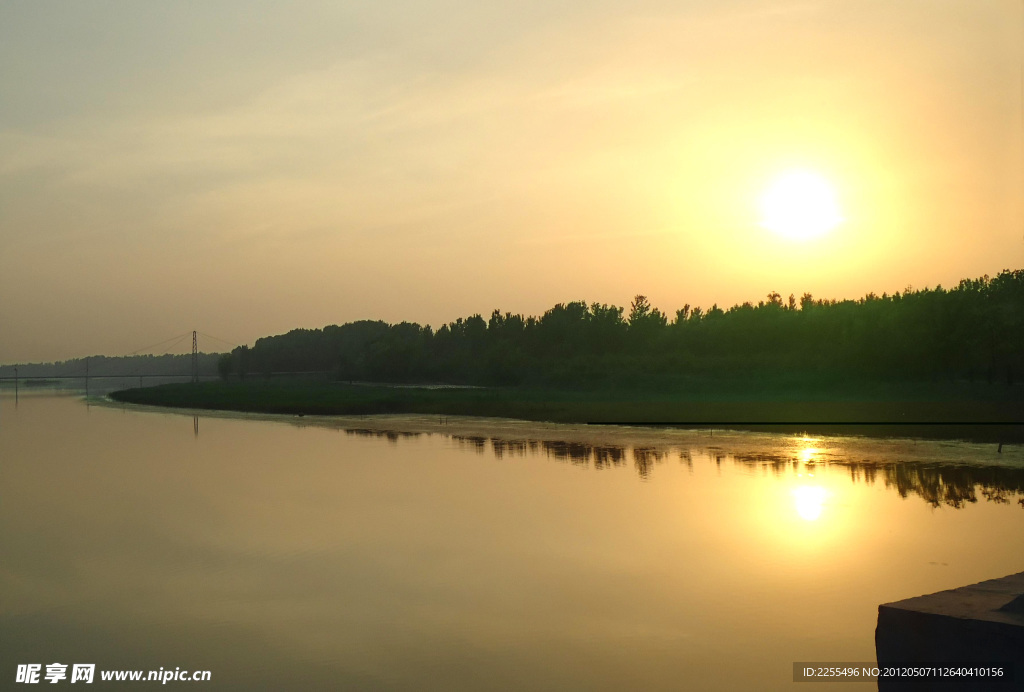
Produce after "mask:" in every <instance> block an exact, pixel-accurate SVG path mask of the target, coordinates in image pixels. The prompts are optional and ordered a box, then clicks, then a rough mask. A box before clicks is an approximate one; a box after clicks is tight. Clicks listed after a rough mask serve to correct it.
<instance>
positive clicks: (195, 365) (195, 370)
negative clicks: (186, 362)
mask: <svg viewBox="0 0 1024 692" xmlns="http://www.w3.org/2000/svg"><path fill="white" fill-rule="evenodd" d="M198 381H199V349H198V348H197V343H196V333H195V331H193V332H192V382H198Z"/></svg>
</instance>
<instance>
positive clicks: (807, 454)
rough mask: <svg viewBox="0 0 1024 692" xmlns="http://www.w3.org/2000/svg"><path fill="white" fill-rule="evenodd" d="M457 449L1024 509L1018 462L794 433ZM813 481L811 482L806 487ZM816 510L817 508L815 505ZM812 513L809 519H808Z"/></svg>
mask: <svg viewBox="0 0 1024 692" xmlns="http://www.w3.org/2000/svg"><path fill="white" fill-rule="evenodd" d="M345 432H346V433H347V434H349V435H353V436H364V437H377V438H384V439H387V440H388V441H389V442H392V443H397V442H398V440H400V439H403V438H406V439H408V438H416V437H418V436H420V435H425V434H427V433H412V432H399V431H394V430H374V429H368V428H347V429H345ZM446 437H448V438H450V439H451V440H452V441H453V442H454V443H455V444H456V446H458V447H462V448H466V449H472V450H474V451H476V452H477V453H479V454H484V453H486V452H487V451H488V450H490V452H491V453H492V455H493V456H494V457H495V458H496V459H505V458H509V457H511V458H514V457H525V456H527V455H543V456H545V457H547V458H550V459H553V460H555V461H564V462H569V463H571V464H574V465H576V466H593V468H595V469H598V470H601V469H607V468H613V467H622V466H626V465H628V464H629V462H630V461H632V465H633V468H634V469H635V471H636V473H637V475H638V476H639V477H640V478H642V479H645V480H646V479H649V478H650V476H651V474H652V473H653V472H654V470H655V468H656V467H657V466H658V465H660V464H663V463H666V462H668V461H670V460H677V461H678V462H679V463H682V464H685V465H687V466H689V467H691V468H692V466H693V463H694V459H699V458H701V457H704V458H705V459H707V460H709V461H711V462H713V463H714V464H715V465H717V466H719V467H721V465H722V464H723V463H728V464H732V465H735V466H739V467H743V468H746V469H748V470H757V469H761V470H764V471H768V472H771V473H773V474H775V475H782V474H787V473H788V474H790V475H792V476H793V477H795V478H798V479H805V480H809V479H813V478H814V477H815V473H816V472H818V471H819V470H825V469H833V470H834V469H846V470H847V471H848V473H849V477H850V480H851V481H853V482H862V483H866V484H868V485H876V484H879V483H880V484H881V485H882V486H883V487H885V488H887V489H890V490H892V491H894V492H897V493H899V495H900V496H901V497H911V496H916V497H919V498H920V499H922V500H924V501H925V502H927V503H928V504H930V505H931V506H933V507H940V506H946V507H952V508H955V509H960V508H963V507H964V506H966V505H968V504H972V503H976V502H978V501H979V497H980V498H982V499H984V500H986V501H988V502H996V503H1001V504H1009V503H1011V502H1012V503H1015V504H1019V505H1020V506H1021V507H1022V508H1024V468H1018V467H1012V466H998V465H984V466H981V465H978V464H975V463H966V462H963V463H956V462H917V461H902V460H899V459H896V460H884V461H876V460H872V459H857V458H843V457H842V456H841V455H837V454H836V453H835V452H834V450H833V451H831V452H830V453H828V454H827V453H826V450H825V449H824V448H823V447H821V446H818V443H820V440H817V439H815V438H808V437H799V438H795V441H796V443H797V446H796V447H794V449H793V451H792V453H790V454H779V453H751V452H729V451H726V450H724V449H721V448H717V447H714V446H709V447H706V448H703V449H694V448H692V447H673V446H660V447H659V446H651V445H639V446H627V445H597V444H590V443H587V442H579V441H573V442H569V441H561V440H542V439H529V438H527V439H504V438H498V437H486V436H465V435H457V434H453V435H446ZM811 487H816V486H811ZM829 494H830V493H829V492H828V491H825V490H806V491H804V490H801V491H799V492H796V491H794V494H793V497H794V499H795V501H796V503H797V505H798V514H799V515H800V516H801V517H804V518H805V519H807V520H808V521H813V520H814V519H817V518H818V517H819V516H820V515H821V511H822V508H823V506H824V503H825V499H826V498H827V497H829ZM815 508H816V509H815ZM812 515H813V517H814V519H811V518H810V517H811V516H812Z"/></svg>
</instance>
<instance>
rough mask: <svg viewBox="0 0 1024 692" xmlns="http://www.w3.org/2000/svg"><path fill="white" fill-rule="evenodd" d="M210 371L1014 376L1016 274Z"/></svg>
mask: <svg viewBox="0 0 1024 692" xmlns="http://www.w3.org/2000/svg"><path fill="white" fill-rule="evenodd" d="M219 369H220V373H221V374H222V375H223V376H225V377H229V376H238V377H243V378H244V377H251V376H260V375H264V376H266V375H270V374H272V373H277V372H301V371H305V372H322V373H330V374H331V375H332V376H334V377H336V378H338V379H341V380H352V381H355V380H358V381H380V382H446V383H461V384H476V385H520V384H521V385H542V386H548V385H550V386H609V385H610V386H629V385H641V386H651V385H657V384H659V383H664V384H671V383H673V382H678V381H680V380H685V379H691V378H712V379H723V378H744V379H748V380H751V379H753V380H756V379H758V378H760V379H775V380H778V379H779V378H783V379H785V378H792V379H797V380H799V379H813V380H816V381H828V380H830V379H833V378H843V379H847V378H851V377H856V378H862V379H867V380H887V381H891V380H906V379H912V380H939V379H948V380H971V381H987V382H989V383H992V384H1000V385H1006V384H1013V382H1014V379H1015V378H1019V377H1020V376H1021V374H1022V373H1024V270H1016V271H1010V270H1007V271H1003V272H1002V273H1000V274H999V275H998V276H996V277H994V278H990V277H988V276H983V277H981V278H979V279H973V280H970V279H965V280H963V281H961V282H960V284H959V285H958V286H956V287H955V288H952V289H944V288H942V287H941V286H938V287H936V288H933V289H932V288H926V289H922V290H913V289H911V288H907V290H906V291H904V292H903V293H899V292H897V293H894V294H892V295H888V294H885V293H883V294H882V295H880V296H879V295H875V294H873V293H870V294H868V295H866V296H864V297H863V298H861V299H859V300H841V301H836V300H823V299H817V298H814V297H813V296H811V295H810V294H804V295H803V296H801V297H800V298H797V297H796V296H794V295H790V296H789V297H788V299H787V298H784V297H782V296H781V295H779V294H778V293H774V292H773V293H770V294H768V296H767V297H766V298H765V299H763V300H760V301H758V302H757V303H756V304H755V303H750V302H747V303H743V304H742V305H734V306H733V307H731V308H729V309H728V310H723V309H721V308H719V307H718V306H717V305H712V306H711V307H710V308H708V309H706V310H705V309H702V308H700V307H691V306H689V305H684V306H683V307H682V308H680V309H679V310H676V312H675V314H674V315H668V314H666V313H663V312H661V311H660V310H658V309H657V308H654V307H652V305H651V303H650V302H649V301H648V300H647V298H645V297H644V296H642V295H638V296H636V298H635V299H634V300H633V302H632V305H631V306H630V308H629V309H628V311H627V310H626V309H624V308H621V307H616V306H613V305H604V304H598V303H591V304H587V303H586V302H584V301H576V302H570V303H564V304H558V305H555V306H554V307H553V308H551V309H550V310H548V311H547V312H545V313H544V314H543V315H542V316H540V317H524V316H523V315H520V314H512V313H508V312H506V313H502V312H500V311H498V310H495V311H494V312H493V313H492V314H491V316H490V318H489V319H485V318H484V317H482V316H481V315H473V316H471V317H468V318H465V319H461V318H460V319H458V320H456V321H455V322H452V323H450V324H446V325H444V326H442V327H440V328H439V329H437V330H434V329H431V327H429V326H420V325H418V324H411V323H407V322H403V323H401V324H394V325H391V324H387V323H385V322H380V321H359V322H352V323H348V324H344V325H341V326H329V327H325V328H323V329H312V330H311V329H297V330H294V331H291V332H289V333H287V334H283V335H280V336H273V337H266V338H262V339H259V340H258V341H257V342H256V343H255V344H254V346H253V347H252V348H249V347H247V346H242V347H239V348H236V349H234V350H233V351H232V352H231V353H230V354H225V355H224V356H222V357H221V361H220V363H219Z"/></svg>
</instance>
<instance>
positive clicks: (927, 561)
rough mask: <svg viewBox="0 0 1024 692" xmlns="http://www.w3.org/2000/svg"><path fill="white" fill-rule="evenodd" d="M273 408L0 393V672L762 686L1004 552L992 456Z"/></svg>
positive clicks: (1015, 536) (857, 652)
mask: <svg viewBox="0 0 1024 692" xmlns="http://www.w3.org/2000/svg"><path fill="white" fill-rule="evenodd" d="M297 423H298V421H297V420H296V419H291V420H284V421H270V420H259V419H247V418H241V417H202V418H200V419H195V420H194V419H193V417H192V416H191V415H183V414H180V413H154V412H145V411H138V410H126V409H122V408H115V407H110V406H96V405H93V406H88V407H87V406H86V404H85V403H84V402H83V401H82V400H81V399H79V398H76V397H72V396H54V395H43V394H36V395H33V396H25V395H22V396H21V397H20V399H19V401H18V406H17V408H16V407H15V404H14V400H13V398H10V397H7V396H6V395H5V396H4V397H3V398H0V555H2V562H0V598H2V600H0V618H2V619H0V642H2V646H0V659H2V660H0V663H2V668H0V671H2V672H0V675H2V677H3V678H4V679H5V680H7V681H9V682H13V679H14V675H15V668H16V666H17V664H19V663H33V662H35V663H42V664H44V665H45V664H47V663H53V662H62V663H75V662H82V663H95V664H96V665H97V669H117V668H123V669H146V670H150V669H157V668H159V667H161V666H162V667H164V668H171V669H173V668H174V667H176V666H180V667H182V668H185V669H204V670H210V671H211V673H212V682H210V683H204V684H202V685H201V686H202V689H211V690H212V689H296V690H298V689H343V688H348V689H445V690H447V689H466V690H478V689H550V690H564V689H587V690H591V689H608V690H622V689H636V688H640V687H644V688H649V689H687V688H689V689H766V690H767V689H789V688H793V687H794V684H793V683H791V682H790V680H791V676H792V663H793V661H871V660H874V641H873V633H874V626H875V618H876V612H877V611H876V608H877V606H878V604H879V603H882V602H886V601H892V600H897V599H901V598H906V597H909V596H914V595H918V594H922V593H927V592H932V591H936V590H940V589H946V588H951V587H955V586H960V585H964V584H968V583H972V582H976V581H980V580H983V579H989V578H993V577H999V576H1003V575H1006V574H1009V573H1012V572H1019V571H1021V570H1024V499H1022V498H1024V494H1022V493H1021V491H1022V490H1024V456H1022V454H1021V451H1020V449H1019V448H1009V449H1004V451H1003V454H1001V455H1000V454H996V451H995V448H994V446H991V445H987V446H974V445H966V444H959V443H946V444H936V443H919V444H916V445H915V444H914V443H912V442H902V443H881V442H872V441H863V440H854V439H847V440H842V439H839V440H836V439H832V440H828V439H825V440H821V439H802V438H800V437H793V436H768V435H759V436H751V435H741V434H731V435H729V434H721V433H717V432H716V433H715V434H714V437H709V436H708V434H707V433H703V434H699V433H682V432H675V433H666V434H664V435H660V436H659V434H657V433H651V432H649V431H648V432H644V431H639V432H637V431H628V430H626V431H615V430H597V431H587V430H584V429H581V428H579V427H576V428H564V429H562V428H559V427H557V426H532V427H531V426H529V425H524V424H511V423H509V424H499V423H494V422H492V423H488V422H472V421H469V422H466V421H457V422H456V424H455V425H452V426H446V427H443V428H439V427H438V426H437V425H436V421H432V420H429V421H428V420H426V419H410V420H407V421H405V422H401V421H398V422H396V421H390V422H388V425H392V427H393V429H394V430H398V429H402V430H405V431H408V430H421V431H428V430H431V429H434V430H447V431H448V434H444V433H440V432H434V433H432V434H431V433H428V432H421V434H408V433H405V434H400V433H397V432H381V431H380V429H379V428H380V426H381V425H382V424H381V423H380V422H379V421H375V420H369V421H364V422H358V421H357V422H355V423H349V424H348V425H347V427H348V428H349V429H347V430H346V429H345V428H346V425H345V424H331V425H327V426H324V425H318V424H316V422H315V421H302V422H301V424H297ZM398 423H401V424H400V425H399V424H398ZM375 428H376V429H375ZM588 436H589V437H588ZM995 464H1003V465H1009V467H1005V466H1004V467H1000V466H995ZM44 670H45V668H44ZM63 684H69V683H68V681H66V680H65V681H64V682H63ZM168 685H169V686H170V687H175V686H178V687H180V686H185V687H189V685H188V683H173V682H172V683H168ZM124 686H125V683H121V684H120V685H117V684H111V685H110V687H111V688H123V687H124ZM129 686H135V687H138V686H139V685H138V684H137V683H136V684H135V685H129ZM142 686H143V687H146V685H142ZM3 687H5V688H6V687H8V682H5V683H4V684H3ZM97 687H102V685H100V684H99V683H98V682H97ZM192 687H194V688H198V687H199V686H198V685H193V686H192ZM795 687H796V688H797V689H806V690H810V689H812V687H813V689H823V687H824V686H821V685H816V684H815V685H808V684H804V685H798V686H795ZM837 689H841V690H853V689H864V685H858V684H851V683H846V684H842V685H839V686H837Z"/></svg>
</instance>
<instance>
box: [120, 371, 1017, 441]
mask: <svg viewBox="0 0 1024 692" xmlns="http://www.w3.org/2000/svg"><path fill="white" fill-rule="evenodd" d="M110 396H111V398H112V399H114V400H116V401H121V402H125V403H133V404H145V405H151V406H169V407H176V408H191V409H212V410H225V411H239V412H251V413H277V414H291V415H301V416H305V415H319V416H323V415H348V416H352V415H375V414H396V413H402V414H425V415H437V416H445V415H448V416H486V417H494V418H510V419H520V420H529V421H547V422H552V423H587V424H594V425H608V424H621V425H641V426H670V427H679V428H697V429H708V428H717V429H731V430H750V431H763V432H808V433H813V434H839V435H868V436H874V437H919V438H929V439H963V440H971V441H977V442H995V443H1006V444H1009V443H1021V442H1024V425H1022V424H1021V421H1024V401H1022V400H1021V397H1020V396H1019V392H1017V391H1016V388H1007V387H1002V388H1000V387H995V388H992V387H986V386H985V385H977V384H974V385H971V384H967V383H950V384H946V383H943V384H935V383H915V384H901V385H899V386H896V385H880V384H864V383H861V384H857V385H851V386H850V387H848V388H846V389H843V390H836V389H830V390H824V389H815V388H789V389H777V388H776V389H757V388H752V387H746V388H744V387H741V386H737V385H735V384H733V385H726V386H721V387H717V388H713V387H710V386H709V385H708V383H698V384H695V385H694V386H693V387H691V388H688V389H684V390H677V391H638V390H593V391H580V390H554V389H522V388H475V389H438V388H415V387H388V386H371V385H350V384H345V383H338V382H329V381H286V382H285V381H274V380H247V381H234V382H203V383H198V384H191V383H189V384H168V385H161V386H157V387H146V388H140V389H127V390H122V391H118V392H114V393H112V394H111V395H110Z"/></svg>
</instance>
